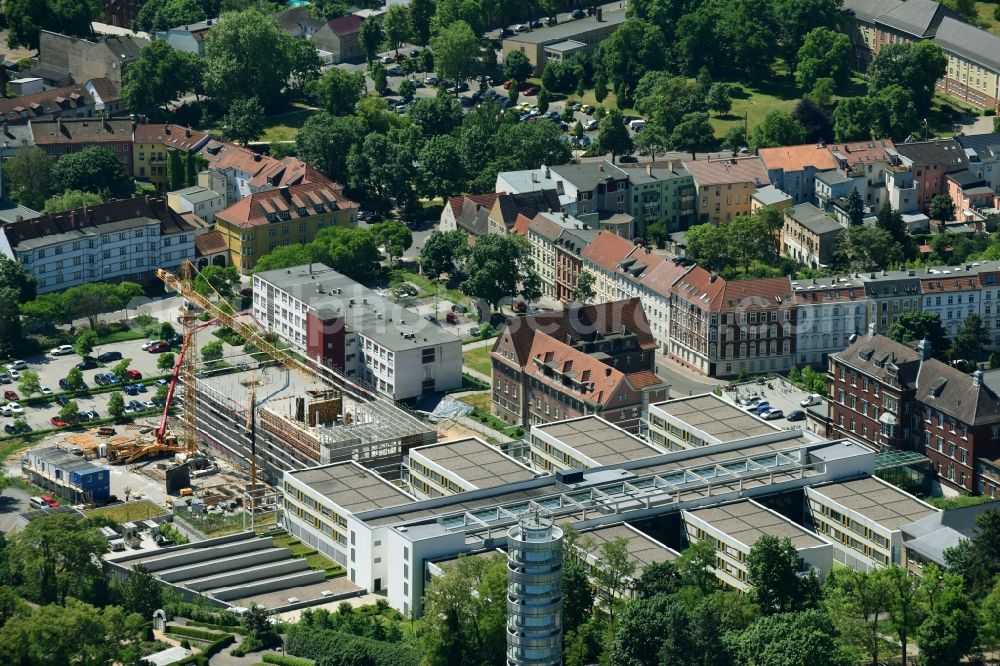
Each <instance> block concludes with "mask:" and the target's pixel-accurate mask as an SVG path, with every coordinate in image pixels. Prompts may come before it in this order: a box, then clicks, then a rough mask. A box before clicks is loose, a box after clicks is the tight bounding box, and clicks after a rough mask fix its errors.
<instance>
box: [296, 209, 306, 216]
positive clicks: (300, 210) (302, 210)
mask: <svg viewBox="0 0 1000 666" xmlns="http://www.w3.org/2000/svg"><path fill="white" fill-rule="evenodd" d="M296 212H297V213H298V215H299V217H305V216H306V209H305V208H302V207H299V208H297V209H296Z"/></svg>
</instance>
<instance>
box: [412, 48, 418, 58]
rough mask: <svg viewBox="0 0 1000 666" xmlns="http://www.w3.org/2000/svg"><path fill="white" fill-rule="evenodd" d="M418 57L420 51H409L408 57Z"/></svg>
mask: <svg viewBox="0 0 1000 666" xmlns="http://www.w3.org/2000/svg"><path fill="white" fill-rule="evenodd" d="M418 55H420V49H410V53H409V56H410V57H411V58H416V57H417V56H418Z"/></svg>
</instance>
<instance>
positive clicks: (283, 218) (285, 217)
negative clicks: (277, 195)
mask: <svg viewBox="0 0 1000 666" xmlns="http://www.w3.org/2000/svg"><path fill="white" fill-rule="evenodd" d="M290 217H291V216H290V215H289V214H288V211H287V210H283V211H281V219H282V220H287V219H288V218H290Z"/></svg>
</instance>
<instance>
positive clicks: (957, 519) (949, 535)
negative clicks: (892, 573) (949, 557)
mask: <svg viewBox="0 0 1000 666" xmlns="http://www.w3.org/2000/svg"><path fill="white" fill-rule="evenodd" d="M990 510H1000V501H994V502H986V503H984V504H976V505H974V506H966V507H962V508H960V509H949V510H947V511H942V512H941V513H937V514H934V515H931V516H927V517H925V518H921V519H920V520H917V521H914V522H912V523H910V524H908V525H903V526H902V527H901V528H900V529H901V530H902V531H903V534H904V535H906V536H908V537H912V538H909V539H907V540H906V547H907V548H908V549H910V550H912V551H915V552H917V553H919V554H920V555H923V556H924V557H925V558H927V559H928V560H930V561H932V562H936V563H937V564H940V565H944V551H945V550H947V549H948V548H953V547H955V546H957V545H958V543H959V542H960V541H961V540H962V539H969V538H972V536H974V535H975V531H976V519H977V518H979V516H981V515H982V514H984V513H986V512H987V511H990Z"/></svg>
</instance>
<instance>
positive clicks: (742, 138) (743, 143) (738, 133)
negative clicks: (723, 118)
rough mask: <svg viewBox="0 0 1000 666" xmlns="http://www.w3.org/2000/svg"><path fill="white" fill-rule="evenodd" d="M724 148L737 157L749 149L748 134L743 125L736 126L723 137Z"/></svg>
mask: <svg viewBox="0 0 1000 666" xmlns="http://www.w3.org/2000/svg"><path fill="white" fill-rule="evenodd" d="M722 147H723V148H725V149H726V150H728V151H730V152H732V154H733V157H735V156H736V155H737V154H738V153H739V152H740V151H741V150H743V149H745V148H746V147H747V133H746V129H745V128H744V126H743V125H735V126H733V127H730V128H729V129H727V130H726V133H725V134H724V135H723V137H722Z"/></svg>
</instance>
